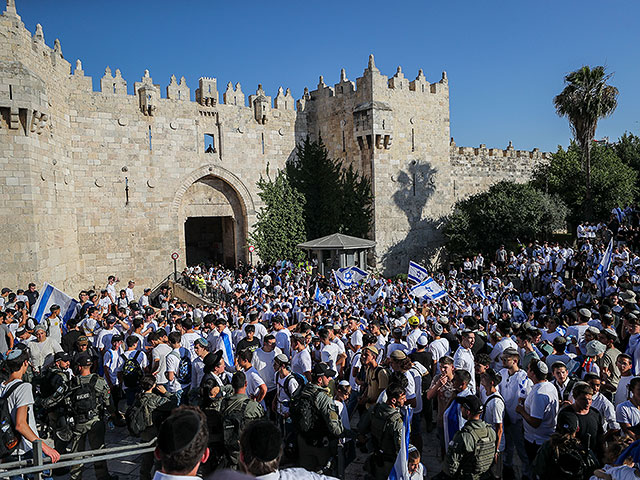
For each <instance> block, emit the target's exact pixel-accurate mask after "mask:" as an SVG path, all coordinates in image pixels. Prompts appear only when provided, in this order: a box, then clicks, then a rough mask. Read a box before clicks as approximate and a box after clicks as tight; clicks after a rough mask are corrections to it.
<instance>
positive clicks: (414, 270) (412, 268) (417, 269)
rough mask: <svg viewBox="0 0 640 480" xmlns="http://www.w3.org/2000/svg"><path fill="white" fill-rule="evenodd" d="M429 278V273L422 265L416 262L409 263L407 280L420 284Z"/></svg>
mask: <svg viewBox="0 0 640 480" xmlns="http://www.w3.org/2000/svg"><path fill="white" fill-rule="evenodd" d="M428 276H429V272H427V269H426V268H424V267H423V266H422V265H419V264H417V263H415V262H411V261H410V262H409V272H408V273H407V278H408V279H409V280H411V281H412V282H416V283H420V282H422V281H423V280H424V279H425V278H427V277H428Z"/></svg>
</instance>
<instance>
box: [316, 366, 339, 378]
mask: <svg viewBox="0 0 640 480" xmlns="http://www.w3.org/2000/svg"><path fill="white" fill-rule="evenodd" d="M311 373H312V374H314V375H316V376H324V377H335V376H336V375H337V373H336V372H335V371H334V370H331V368H329V365H327V364H326V363H324V362H320V363H316V364H315V366H314V367H313V370H311Z"/></svg>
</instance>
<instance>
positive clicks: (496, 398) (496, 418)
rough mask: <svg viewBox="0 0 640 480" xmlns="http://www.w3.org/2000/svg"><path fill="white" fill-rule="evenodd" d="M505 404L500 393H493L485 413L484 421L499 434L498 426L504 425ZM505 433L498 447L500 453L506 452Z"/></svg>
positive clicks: (485, 407)
mask: <svg viewBox="0 0 640 480" xmlns="http://www.w3.org/2000/svg"><path fill="white" fill-rule="evenodd" d="M505 410H506V409H505V403H504V399H503V398H502V395H500V392H496V393H492V394H491V395H489V398H488V400H487V401H486V402H485V406H484V413H483V415H482V419H483V420H484V421H485V422H487V423H488V424H490V425H492V426H493V428H494V430H496V433H498V429H497V426H496V425H498V424H499V423H504V416H505V414H506V411H505ZM504 437H505V435H504V431H503V432H502V438H501V439H500V445H498V451H499V452H504V449H505V439H504Z"/></svg>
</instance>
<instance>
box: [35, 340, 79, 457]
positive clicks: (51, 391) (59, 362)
mask: <svg viewBox="0 0 640 480" xmlns="http://www.w3.org/2000/svg"><path fill="white" fill-rule="evenodd" d="M70 365H71V357H70V356H69V354H68V353H66V352H56V354H55V356H54V363H53V365H52V366H51V368H48V369H46V370H45V376H44V378H43V380H42V385H41V386H40V395H41V396H42V408H43V409H44V410H45V411H46V412H47V413H46V414H47V424H48V425H49V427H50V428H51V429H52V430H53V431H54V436H53V441H54V443H55V449H56V450H57V451H59V452H63V453H64V452H65V450H66V445H67V442H69V440H70V438H71V435H70V431H69V426H68V424H67V416H66V415H65V411H64V410H65V408H64V402H63V401H64V399H65V397H66V396H67V393H68V391H69V384H70V382H71V377H72V376H73V374H72V372H71V368H70Z"/></svg>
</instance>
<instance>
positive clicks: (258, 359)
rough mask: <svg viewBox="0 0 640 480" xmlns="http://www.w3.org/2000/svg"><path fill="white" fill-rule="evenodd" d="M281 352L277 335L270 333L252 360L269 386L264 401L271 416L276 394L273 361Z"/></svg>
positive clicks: (254, 353)
mask: <svg viewBox="0 0 640 480" xmlns="http://www.w3.org/2000/svg"><path fill="white" fill-rule="evenodd" d="M280 353H282V351H281V350H280V349H279V348H278V347H276V339H275V337H274V336H273V335H272V334H269V335H267V336H266V337H264V343H263V345H262V348H258V349H257V350H256V351H254V352H253V359H252V360H251V364H252V365H253V366H254V367H255V369H256V370H257V371H258V373H259V374H260V377H261V378H262V380H264V383H265V385H266V386H267V394H266V395H265V398H264V402H265V405H266V406H267V408H266V410H267V412H268V416H269V417H270V418H271V413H272V411H271V410H270V408H271V405H272V403H273V399H274V398H275V396H276V371H275V370H274V366H273V361H274V359H275V357H276V355H279V354H280Z"/></svg>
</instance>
